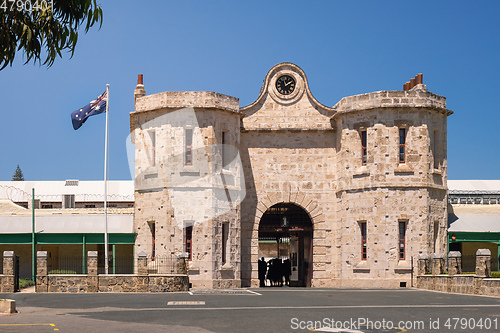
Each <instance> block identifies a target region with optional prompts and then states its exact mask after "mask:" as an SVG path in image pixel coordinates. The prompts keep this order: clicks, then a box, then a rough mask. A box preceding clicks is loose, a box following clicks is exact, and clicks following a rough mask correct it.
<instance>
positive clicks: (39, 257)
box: [35, 251, 49, 293]
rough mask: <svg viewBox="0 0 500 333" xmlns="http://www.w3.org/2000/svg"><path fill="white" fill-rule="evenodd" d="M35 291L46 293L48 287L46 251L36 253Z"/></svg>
mask: <svg viewBox="0 0 500 333" xmlns="http://www.w3.org/2000/svg"><path fill="white" fill-rule="evenodd" d="M35 285H36V287H35V290H36V292H37V293H46V292H48V289H49V276H48V272H47V251H37V253H36V282H35Z"/></svg>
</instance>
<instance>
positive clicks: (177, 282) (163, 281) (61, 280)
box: [2, 274, 189, 293]
mask: <svg viewBox="0 0 500 333" xmlns="http://www.w3.org/2000/svg"><path fill="white" fill-rule="evenodd" d="M40 278H41V279H40V280H37V288H36V290H37V292H49V293H51V292H52V293H92V292H139V293H147V292H151V293H156V292H173V291H188V290H189V278H188V276H187V275H175V274H173V275H146V276H139V275H97V276H91V275H85V274H78V275H75V274H71V275H47V276H44V277H43V279H42V277H40ZM42 283H43V285H42ZM2 292H4V291H2ZM5 292H8V291H5Z"/></svg>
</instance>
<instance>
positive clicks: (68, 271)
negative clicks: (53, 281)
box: [49, 269, 76, 274]
mask: <svg viewBox="0 0 500 333" xmlns="http://www.w3.org/2000/svg"><path fill="white" fill-rule="evenodd" d="M49 274H76V272H75V271H73V270H70V269H53V270H51V271H49Z"/></svg>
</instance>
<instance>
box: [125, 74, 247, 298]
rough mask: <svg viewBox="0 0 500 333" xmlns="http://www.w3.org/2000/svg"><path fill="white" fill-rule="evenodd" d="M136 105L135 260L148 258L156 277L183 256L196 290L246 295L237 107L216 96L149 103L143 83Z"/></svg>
mask: <svg viewBox="0 0 500 333" xmlns="http://www.w3.org/2000/svg"><path fill="white" fill-rule="evenodd" d="M135 99H136V100H135V111H134V112H132V113H131V114H130V123H131V130H132V131H133V134H132V137H133V140H134V143H135V202H136V203H135V207H136V208H135V228H136V232H137V239H136V249H135V252H136V253H139V252H141V251H145V252H146V253H147V254H148V257H149V265H148V267H149V269H150V273H155V272H160V271H161V270H162V269H164V268H163V267H164V266H168V260H169V258H170V257H171V256H176V255H180V254H184V255H187V256H188V257H189V259H190V264H189V274H190V281H191V283H192V284H193V286H195V287H197V288H234V287H240V286H241V282H240V274H241V272H240V271H241V262H240V261H241V255H240V253H241V248H240V246H239V243H238V241H239V240H240V234H241V229H240V209H239V202H240V201H241V199H242V198H241V196H244V186H243V189H242V184H243V185H244V180H243V176H242V169H241V163H239V156H238V147H239V142H240V112H239V105H238V99H237V98H233V97H229V96H225V95H221V94H217V93H213V92H164V93H159V94H154V95H149V96H145V91H144V86H143V85H142V82H140V81H139V84H138V86H137V88H136V91H135Z"/></svg>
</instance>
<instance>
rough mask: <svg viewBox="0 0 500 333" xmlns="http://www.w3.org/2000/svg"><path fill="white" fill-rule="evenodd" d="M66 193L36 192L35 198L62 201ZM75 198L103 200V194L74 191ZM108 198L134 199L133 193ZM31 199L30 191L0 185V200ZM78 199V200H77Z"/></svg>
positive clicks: (92, 200) (110, 195)
mask: <svg viewBox="0 0 500 333" xmlns="http://www.w3.org/2000/svg"><path fill="white" fill-rule="evenodd" d="M65 195H68V194H36V193H35V200H37V199H38V200H40V201H47V202H54V201H62V200H63V199H64V196H65ZM71 195H74V196H75V198H76V197H78V198H80V199H82V200H81V201H89V202H94V201H104V194H96V193H75V194H71ZM107 197H108V200H110V199H111V200H113V201H134V195H133V194H132V195H123V194H108V195H107ZM31 199H32V195H31V193H28V192H26V191H24V190H22V189H20V188H19V187H15V186H11V185H0V200H11V201H15V202H24V201H28V200H31ZM79 201H80V200H79Z"/></svg>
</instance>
